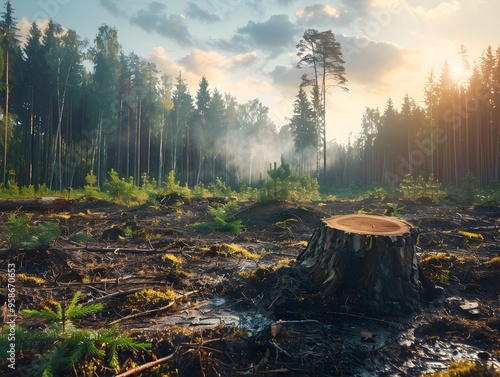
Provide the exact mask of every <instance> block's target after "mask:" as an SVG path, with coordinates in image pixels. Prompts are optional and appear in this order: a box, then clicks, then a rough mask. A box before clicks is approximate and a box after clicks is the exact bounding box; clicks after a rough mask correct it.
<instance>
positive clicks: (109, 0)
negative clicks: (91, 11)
mask: <svg viewBox="0 0 500 377" xmlns="http://www.w3.org/2000/svg"><path fill="white" fill-rule="evenodd" d="M100 3H101V5H102V7H103V8H104V9H106V10H107V11H108V12H109V13H111V14H113V15H115V16H120V17H124V18H128V15H127V13H125V12H124V11H123V10H121V9H120V8H119V7H118V5H117V4H116V3H115V2H114V1H113V0H100Z"/></svg>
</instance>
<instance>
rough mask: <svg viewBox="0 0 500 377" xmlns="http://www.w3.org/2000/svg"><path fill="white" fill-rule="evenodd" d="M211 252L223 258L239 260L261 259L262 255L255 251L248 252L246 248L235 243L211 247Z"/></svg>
mask: <svg viewBox="0 0 500 377" xmlns="http://www.w3.org/2000/svg"><path fill="white" fill-rule="evenodd" d="M211 251H215V252H216V253H217V255H219V256H222V257H226V258H227V257H232V258H237V259H259V258H260V255H259V254H257V253H254V252H253V251H250V250H247V249H245V248H244V247H241V246H239V245H236V244H234V243H229V244H227V243H222V244H216V245H214V246H212V247H211Z"/></svg>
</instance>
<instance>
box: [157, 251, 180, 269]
mask: <svg viewBox="0 0 500 377" xmlns="http://www.w3.org/2000/svg"><path fill="white" fill-rule="evenodd" d="M161 260H162V261H163V262H165V264H166V265H167V267H172V268H178V267H179V266H180V265H181V264H182V259H181V258H179V257H178V256H176V255H174V254H170V253H167V254H163V256H162V257H161Z"/></svg>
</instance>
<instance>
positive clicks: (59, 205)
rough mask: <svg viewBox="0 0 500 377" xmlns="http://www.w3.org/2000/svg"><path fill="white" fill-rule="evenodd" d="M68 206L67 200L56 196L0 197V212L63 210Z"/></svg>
mask: <svg viewBox="0 0 500 377" xmlns="http://www.w3.org/2000/svg"><path fill="white" fill-rule="evenodd" d="M68 207H69V201H68V200H67V199H65V198H62V197H57V196H54V197H44V198H34V199H0V212H5V211H14V210H19V209H21V210H28V211H39V210H42V211H45V210H51V211H63V210H66V209H68Z"/></svg>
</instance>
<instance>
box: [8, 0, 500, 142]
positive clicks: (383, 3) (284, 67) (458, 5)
mask: <svg viewBox="0 0 500 377" xmlns="http://www.w3.org/2000/svg"><path fill="white" fill-rule="evenodd" d="M11 4H12V6H13V8H14V16H15V17H16V19H17V20H18V22H19V24H18V27H19V29H20V32H19V33H20V35H21V36H23V35H26V34H27V32H28V30H29V26H30V24H31V23H32V22H34V21H36V22H37V23H38V24H39V25H40V26H42V27H44V25H46V24H47V22H48V20H49V19H53V20H54V21H55V22H57V23H59V24H61V25H62V26H63V27H64V28H67V29H73V30H75V31H76V32H77V33H78V35H80V37H81V38H82V39H87V40H88V41H89V43H90V44H92V43H93V41H94V38H95V36H96V34H97V30H98V28H99V27H100V26H101V25H103V24H107V25H110V26H113V27H116V29H117V30H118V37H119V42H120V44H121V46H122V49H123V52H124V53H125V54H129V53H131V52H134V53H136V54H137V55H139V56H141V57H143V58H144V59H147V60H148V61H151V62H154V63H155V64H156V66H157V67H158V69H159V70H161V71H163V72H165V73H167V74H169V75H170V76H171V77H172V78H173V79H175V78H176V77H177V76H178V75H179V72H180V73H181V74H182V77H183V78H184V79H185V80H186V83H187V85H188V88H189V90H190V92H191V93H192V94H193V95H195V94H196V91H197V89H198V85H199V82H200V80H201V78H202V77H203V76H205V77H206V78H207V80H208V82H209V88H210V89H211V90H213V89H214V88H217V89H218V91H219V92H221V93H230V94H231V95H233V96H234V97H236V99H237V101H238V103H245V102H247V101H250V100H253V99H255V98H257V99H259V100H260V101H261V102H262V103H263V104H264V105H265V106H267V107H268V108H269V110H270V111H269V114H270V117H271V119H272V120H273V122H274V123H275V124H276V126H277V127H278V128H280V127H282V126H283V125H286V124H287V118H290V117H291V115H292V113H293V101H294V100H295V97H296V95H297V92H298V86H299V83H300V77H301V75H302V73H303V72H304V71H303V70H301V69H298V68H296V66H297V63H298V57H297V48H296V45H297V43H298V42H299V41H300V39H301V38H302V36H303V34H304V31H305V30H307V29H316V30H318V31H325V30H332V32H333V33H334V34H335V38H336V40H337V41H338V42H340V44H341V46H342V53H343V58H344V60H345V69H346V77H347V80H348V82H347V86H348V89H349V91H348V92H343V91H341V90H332V91H330V93H329V94H328V96H327V115H326V120H327V139H328V140H330V141H331V140H335V141H336V142H338V143H342V144H346V143H347V142H348V140H349V138H350V139H351V140H354V139H355V138H356V137H357V134H358V133H359V132H360V129H361V119H362V115H363V113H364V111H365V109H366V107H372V108H377V107H378V108H379V109H380V110H381V111H383V109H384V108H385V106H386V103H387V100H388V99H389V98H391V99H392V100H393V102H394V105H395V106H396V107H397V108H400V106H401V103H402V101H403V97H404V96H405V95H406V94H408V95H409V96H410V97H411V98H413V99H414V100H415V101H416V102H417V103H419V104H421V105H423V100H424V97H423V93H424V86H425V83H426V81H427V79H428V77H429V75H430V74H431V72H434V74H435V75H436V76H437V77H439V75H440V72H441V70H442V67H443V65H444V63H445V61H447V62H448V63H449V65H450V67H451V70H452V74H453V75H455V76H456V78H457V80H458V79H461V78H463V75H464V72H463V68H462V66H461V56H460V55H459V52H460V48H461V46H462V45H463V46H465V48H466V49H467V50H468V53H469V62H470V64H471V65H473V64H474V62H475V61H477V60H478V59H479V58H480V56H481V54H482V53H483V52H484V50H485V49H486V48H487V47H488V46H489V45H491V46H492V47H493V48H494V49H497V48H498V47H500V34H499V33H498V32H495V30H498V25H497V23H498V21H497V20H496V18H497V17H496V15H498V14H500V1H497V0H460V1H458V0H445V1H441V0H419V1H417V0H330V1H319V0H316V1H315V0H312V1H303V0H203V1H201V0H192V1H182V0H158V1H142V0H141V1H139V0H85V1H83V0H11Z"/></svg>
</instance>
